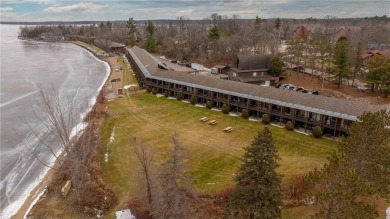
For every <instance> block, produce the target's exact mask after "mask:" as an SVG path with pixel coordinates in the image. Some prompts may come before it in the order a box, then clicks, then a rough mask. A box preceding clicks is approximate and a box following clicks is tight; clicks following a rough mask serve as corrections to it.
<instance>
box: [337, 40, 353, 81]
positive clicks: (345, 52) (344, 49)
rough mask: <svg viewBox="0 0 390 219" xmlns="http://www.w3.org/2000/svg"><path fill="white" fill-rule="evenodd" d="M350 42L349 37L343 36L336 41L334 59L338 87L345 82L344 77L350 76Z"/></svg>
mask: <svg viewBox="0 0 390 219" xmlns="http://www.w3.org/2000/svg"><path fill="white" fill-rule="evenodd" d="M349 47H350V45H349V42H348V40H347V38H345V37H341V38H340V39H339V41H337V43H336V47H335V49H334V61H333V64H334V65H335V68H336V81H335V83H336V84H337V87H340V85H341V84H342V82H343V78H346V77H348V73H349V68H350V60H349V49H350V48H349Z"/></svg>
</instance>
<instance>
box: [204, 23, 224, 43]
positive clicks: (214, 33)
mask: <svg viewBox="0 0 390 219" xmlns="http://www.w3.org/2000/svg"><path fill="white" fill-rule="evenodd" d="M207 36H208V38H209V39H210V40H211V41H214V40H218V39H219V37H221V31H220V30H219V28H218V27H217V26H214V27H212V28H211V29H210V30H209V33H208V34H207Z"/></svg>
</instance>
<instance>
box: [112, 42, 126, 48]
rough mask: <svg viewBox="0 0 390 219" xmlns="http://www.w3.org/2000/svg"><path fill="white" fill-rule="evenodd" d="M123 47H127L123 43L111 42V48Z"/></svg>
mask: <svg viewBox="0 0 390 219" xmlns="http://www.w3.org/2000/svg"><path fill="white" fill-rule="evenodd" d="M122 47H125V45H124V44H122V43H117V42H110V48H122Z"/></svg>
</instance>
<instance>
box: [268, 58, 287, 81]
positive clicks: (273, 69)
mask: <svg viewBox="0 0 390 219" xmlns="http://www.w3.org/2000/svg"><path fill="white" fill-rule="evenodd" d="M283 66H284V63H283V61H282V59H280V58H279V57H277V56H275V57H273V58H272V59H271V60H270V62H269V63H268V72H269V73H271V74H272V75H273V76H274V77H278V76H280V74H281V73H282V71H283Z"/></svg>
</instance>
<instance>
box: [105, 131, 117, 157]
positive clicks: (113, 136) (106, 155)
mask: <svg viewBox="0 0 390 219" xmlns="http://www.w3.org/2000/svg"><path fill="white" fill-rule="evenodd" d="M114 141H115V126H114V128H113V129H112V132H111V136H110V141H109V142H108V144H107V149H106V153H105V154H104V162H106V163H107V162H108V146H109V145H110V144H111V143H112V142H114Z"/></svg>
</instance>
